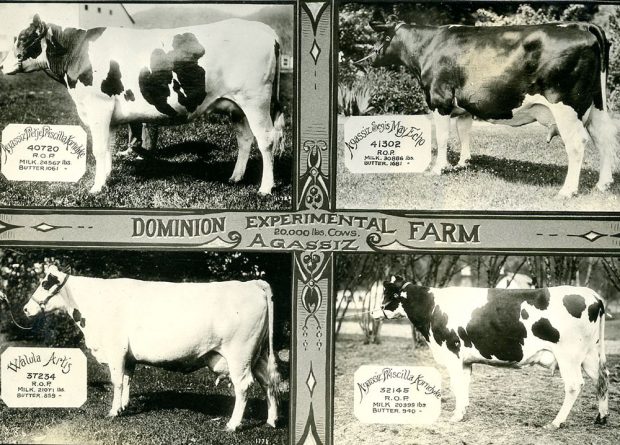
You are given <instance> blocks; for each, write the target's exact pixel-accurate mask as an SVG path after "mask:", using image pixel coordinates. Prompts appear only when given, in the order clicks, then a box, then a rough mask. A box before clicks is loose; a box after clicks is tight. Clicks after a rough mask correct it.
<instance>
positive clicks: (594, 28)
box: [587, 23, 611, 111]
mask: <svg viewBox="0 0 620 445" xmlns="http://www.w3.org/2000/svg"><path fill="white" fill-rule="evenodd" d="M587 26H588V31H590V33H592V34H593V35H594V37H596V40H597V42H598V46H599V49H600V53H601V60H600V71H601V73H600V76H601V95H602V98H601V100H602V105H603V108H602V109H603V111H607V73H608V72H609V48H610V47H611V44H610V43H609V40H607V36H606V35H605V31H604V30H603V28H601V27H600V26H598V25H595V24H592V23H589V24H588V25H587Z"/></svg>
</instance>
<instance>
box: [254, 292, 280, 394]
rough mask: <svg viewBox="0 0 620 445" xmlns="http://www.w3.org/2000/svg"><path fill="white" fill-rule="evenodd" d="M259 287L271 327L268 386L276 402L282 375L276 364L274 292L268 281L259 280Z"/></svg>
mask: <svg viewBox="0 0 620 445" xmlns="http://www.w3.org/2000/svg"><path fill="white" fill-rule="evenodd" d="M258 283H259V285H260V286H261V287H262V289H263V291H264V292H265V299H266V302H267V323H268V326H269V333H268V335H269V356H268V358H267V373H268V376H269V377H268V381H269V383H268V386H269V390H270V391H271V393H272V394H273V395H274V397H275V398H276V400H280V380H281V378H280V373H279V372H278V365H277V363H276V355H275V351H274V349H273V292H272V291H271V286H270V285H269V283H267V282H266V281H262V280H259V281H258Z"/></svg>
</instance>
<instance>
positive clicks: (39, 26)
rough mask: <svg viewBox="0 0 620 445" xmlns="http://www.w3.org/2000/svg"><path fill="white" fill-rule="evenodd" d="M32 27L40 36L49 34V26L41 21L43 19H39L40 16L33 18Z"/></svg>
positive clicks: (36, 15)
mask: <svg viewBox="0 0 620 445" xmlns="http://www.w3.org/2000/svg"><path fill="white" fill-rule="evenodd" d="M32 26H33V28H34V29H36V31H37V34H38V35H41V34H43V33H45V32H47V26H46V25H45V23H44V22H43V20H41V17H39V14H35V15H34V17H33V18H32Z"/></svg>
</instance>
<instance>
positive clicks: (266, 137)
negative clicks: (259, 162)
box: [240, 101, 274, 195]
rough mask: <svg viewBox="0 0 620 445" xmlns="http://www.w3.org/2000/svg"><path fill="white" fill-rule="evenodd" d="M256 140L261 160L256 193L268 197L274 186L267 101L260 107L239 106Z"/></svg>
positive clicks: (271, 142) (271, 139) (270, 124)
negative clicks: (260, 171)
mask: <svg viewBox="0 0 620 445" xmlns="http://www.w3.org/2000/svg"><path fill="white" fill-rule="evenodd" d="M240 106H241V109H242V110H243V112H244V113H245V115H246V118H247V120H248V124H249V125H250V128H251V130H252V133H253V134H254V137H255V138H256V144H257V145H258V149H259V150H260V153H261V156H262V158H263V177H262V180H261V184H260V188H259V189H258V192H259V193H261V194H263V195H268V194H270V193H271V190H272V189H273V186H274V177H273V153H272V146H273V123H272V122H271V116H270V114H269V101H266V102H263V103H261V104H260V105H253V104H246V105H240Z"/></svg>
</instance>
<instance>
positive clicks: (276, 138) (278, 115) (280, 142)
mask: <svg viewBox="0 0 620 445" xmlns="http://www.w3.org/2000/svg"><path fill="white" fill-rule="evenodd" d="M273 50H274V53H275V61H276V69H275V74H274V76H273V85H272V88H271V120H272V121H273V130H272V141H273V142H272V149H271V150H272V153H273V154H274V156H279V155H280V154H282V153H284V114H283V113H282V104H281V103H280V42H278V41H277V40H276V41H275V43H274V48H273Z"/></svg>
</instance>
